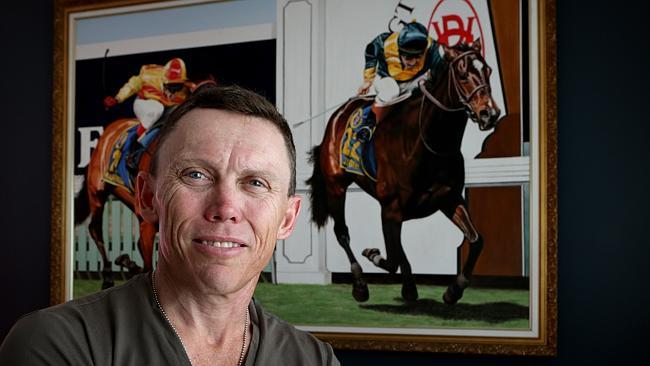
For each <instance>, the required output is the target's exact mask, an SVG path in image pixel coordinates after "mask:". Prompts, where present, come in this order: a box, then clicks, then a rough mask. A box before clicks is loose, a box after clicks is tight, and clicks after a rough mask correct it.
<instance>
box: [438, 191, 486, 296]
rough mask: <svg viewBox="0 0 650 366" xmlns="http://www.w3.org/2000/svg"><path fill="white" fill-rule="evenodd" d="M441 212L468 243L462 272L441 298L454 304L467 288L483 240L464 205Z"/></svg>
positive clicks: (460, 204) (481, 248)
mask: <svg viewBox="0 0 650 366" xmlns="http://www.w3.org/2000/svg"><path fill="white" fill-rule="evenodd" d="M461 200H462V198H461ZM443 212H444V213H445V215H447V217H449V218H450V219H451V221H452V222H453V223H454V224H455V225H456V226H457V227H458V228H459V229H460V230H461V231H462V232H463V235H465V239H467V242H468V243H469V244H468V245H469V255H468V256H467V259H466V260H465V263H464V265H463V268H462V270H461V271H460V273H459V274H458V276H457V277H456V279H455V281H454V282H453V283H452V284H451V285H449V287H447V290H446V291H445V293H444V295H443V296H442V298H443V300H444V301H445V303H447V304H455V303H456V302H458V300H460V298H461V297H463V291H464V290H465V289H466V288H467V286H469V283H470V280H471V278H472V273H473V272H474V266H475V265H476V261H477V260H478V257H479V255H480V254H481V251H482V250H483V238H482V237H481V235H480V234H479V233H478V231H477V230H476V228H475V227H474V224H473V223H472V219H471V218H470V216H469V212H467V208H466V206H465V203H459V204H458V205H456V206H455V208H454V209H453V211H451V210H443Z"/></svg>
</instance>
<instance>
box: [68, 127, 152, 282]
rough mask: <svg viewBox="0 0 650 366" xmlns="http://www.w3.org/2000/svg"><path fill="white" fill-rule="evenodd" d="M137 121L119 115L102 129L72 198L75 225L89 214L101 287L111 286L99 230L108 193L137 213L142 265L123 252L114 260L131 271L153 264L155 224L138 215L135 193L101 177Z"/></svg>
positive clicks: (145, 163)
mask: <svg viewBox="0 0 650 366" xmlns="http://www.w3.org/2000/svg"><path fill="white" fill-rule="evenodd" d="M137 124H139V122H138V120H137V119H119V120H116V121H114V122H112V123H110V124H109V125H108V126H107V127H106V129H104V132H103V133H102V135H101V137H100V138H99V141H98V142H97V147H96V148H95V150H94V151H93V153H92V155H91V158H90V163H88V167H87V170H86V177H85V178H86V179H85V181H84V183H83V187H82V189H81V191H80V192H79V195H78V196H77V197H76V198H75V211H74V215H75V225H78V224H80V223H81V222H83V221H84V220H85V219H86V218H87V217H88V215H90V224H89V225H88V231H89V232H90V236H91V237H92V238H93V240H94V241H95V244H96V245H97V249H98V250H99V253H100V254H101V256H102V261H103V264H102V265H103V268H102V276H103V283H102V289H105V288H108V287H111V286H113V271H112V265H111V261H110V259H109V258H108V255H107V253H106V247H105V245H104V239H103V233H102V216H103V212H104V205H105V204H106V200H107V199H108V197H109V195H111V194H112V195H114V196H115V197H117V198H118V199H119V200H120V201H122V202H123V203H124V204H125V205H126V206H127V207H128V208H129V209H131V211H133V212H135V214H136V215H137V217H138V222H139V224H140V237H139V239H138V249H139V251H140V255H142V259H143V264H144V265H143V267H142V268H140V267H139V266H137V265H136V264H135V263H134V262H132V261H131V260H130V259H129V258H128V256H126V255H122V256H120V257H118V258H117V259H116V260H115V262H116V264H119V265H122V266H125V267H127V268H128V269H129V273H130V274H134V273H139V272H147V271H150V270H151V269H152V268H153V248H154V239H155V236H156V232H157V231H158V228H157V227H155V226H154V225H152V224H149V223H147V222H145V221H144V220H143V219H142V217H141V216H140V215H139V212H138V209H137V207H136V201H135V197H134V194H133V193H132V192H130V191H129V190H128V189H126V188H124V187H121V186H117V185H113V184H110V183H108V182H106V181H104V173H105V172H106V171H107V170H108V166H109V163H110V157H111V152H112V150H113V146H115V144H116V142H117V141H118V140H119V139H120V137H121V136H122V134H123V133H124V132H125V131H126V130H128V129H129V128H131V127H133V126H135V125H137ZM155 146H156V140H154V141H153V142H152V143H151V144H150V145H149V147H148V148H147V151H145V152H144V153H143V154H142V157H141V159H140V162H139V164H138V168H139V170H145V169H148V167H149V162H150V159H151V151H153V149H155Z"/></svg>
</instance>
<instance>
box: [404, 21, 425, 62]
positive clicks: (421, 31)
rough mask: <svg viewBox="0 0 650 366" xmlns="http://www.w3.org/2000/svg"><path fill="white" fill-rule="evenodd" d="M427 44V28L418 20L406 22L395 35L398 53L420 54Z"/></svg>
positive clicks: (406, 54) (407, 54) (405, 54)
mask: <svg viewBox="0 0 650 366" xmlns="http://www.w3.org/2000/svg"><path fill="white" fill-rule="evenodd" d="M428 44H429V36H428V34H427V29H426V28H425V27H424V25H422V24H420V23H418V22H412V23H408V24H406V25H405V26H404V27H403V28H402V29H401V30H400V32H399V36H398V37H397V47H398V48H399V53H400V54H401V55H404V56H418V55H421V54H422V53H424V51H425V50H426V49H427V45H428Z"/></svg>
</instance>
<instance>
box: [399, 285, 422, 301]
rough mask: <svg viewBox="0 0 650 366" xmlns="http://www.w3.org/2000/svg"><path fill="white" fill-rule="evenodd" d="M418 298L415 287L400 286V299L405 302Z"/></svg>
mask: <svg viewBox="0 0 650 366" xmlns="http://www.w3.org/2000/svg"><path fill="white" fill-rule="evenodd" d="M418 297H419V295H418V289H417V287H415V285H410V286H406V285H403V286H402V298H403V299H404V300H406V301H415V300H417V299H418Z"/></svg>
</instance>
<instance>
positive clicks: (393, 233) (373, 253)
mask: <svg viewBox="0 0 650 366" xmlns="http://www.w3.org/2000/svg"><path fill="white" fill-rule="evenodd" d="M390 212H391V211H390V210H389V209H388V208H383V209H382V212H381V228H382V232H383V234H384V243H385V244H386V258H385V259H384V258H383V257H382V256H381V253H380V251H379V249H377V248H369V249H365V250H364V251H363V253H362V254H363V255H364V256H366V257H367V258H368V259H369V260H370V261H371V262H372V263H374V264H375V265H376V266H377V267H379V268H382V269H385V270H386V271H388V272H389V273H396V272H397V269H398V268H400V270H401V272H402V298H404V300H407V301H415V300H417V298H418V289H417V287H416V285H415V279H414V277H413V273H412V272H411V264H410V263H409V261H408V258H407V257H406V253H405V252H404V247H403V246H402V221H401V220H399V219H396V218H395V215H393V214H391V213H390Z"/></svg>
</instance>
